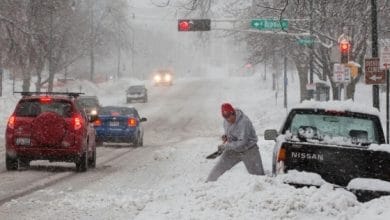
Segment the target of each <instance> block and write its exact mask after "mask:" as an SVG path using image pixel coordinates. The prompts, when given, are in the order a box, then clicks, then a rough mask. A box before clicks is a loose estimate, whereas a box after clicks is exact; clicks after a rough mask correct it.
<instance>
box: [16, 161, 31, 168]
mask: <svg viewBox="0 0 390 220" xmlns="http://www.w3.org/2000/svg"><path fill="white" fill-rule="evenodd" d="M19 167H23V168H26V169H27V168H29V167H30V160H28V159H19Z"/></svg>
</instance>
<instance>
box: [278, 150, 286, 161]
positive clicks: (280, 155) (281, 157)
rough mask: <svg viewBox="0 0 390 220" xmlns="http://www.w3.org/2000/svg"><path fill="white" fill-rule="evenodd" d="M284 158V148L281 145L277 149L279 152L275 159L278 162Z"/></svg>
mask: <svg viewBox="0 0 390 220" xmlns="http://www.w3.org/2000/svg"><path fill="white" fill-rule="evenodd" d="M285 160H286V149H284V148H283V147H281V148H280V149H279V152H278V158H277V161H278V162H280V161H285Z"/></svg>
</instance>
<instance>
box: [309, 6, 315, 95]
mask: <svg viewBox="0 0 390 220" xmlns="http://www.w3.org/2000/svg"><path fill="white" fill-rule="evenodd" d="M309 29H310V30H309V31H310V39H313V1H310V27H309ZM309 48H310V56H309V83H310V85H311V84H313V52H314V43H312V44H310V45H309ZM313 92H314V90H309V91H308V96H309V99H312V98H313Z"/></svg>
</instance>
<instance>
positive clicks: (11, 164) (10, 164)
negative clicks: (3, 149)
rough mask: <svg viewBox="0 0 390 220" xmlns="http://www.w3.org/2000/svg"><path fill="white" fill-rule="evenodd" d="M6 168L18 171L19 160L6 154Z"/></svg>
mask: <svg viewBox="0 0 390 220" xmlns="http://www.w3.org/2000/svg"><path fill="white" fill-rule="evenodd" d="M5 166H6V168H7V170H17V169H18V158H14V157H11V156H9V155H8V154H7V153H6V154H5Z"/></svg>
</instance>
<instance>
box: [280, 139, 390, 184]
mask: <svg viewBox="0 0 390 220" xmlns="http://www.w3.org/2000/svg"><path fill="white" fill-rule="evenodd" d="M283 148H285V150H286V160H285V171H288V170H298V171H307V172H313V173H318V174H319V175H321V177H322V178H323V179H324V180H325V181H327V182H329V183H333V184H337V185H340V186H347V185H348V183H349V182H350V180H352V179H354V178H359V177H360V178H375V179H381V180H385V181H390V153H388V152H384V151H372V150H368V149H365V148H358V147H349V146H348V147H344V146H343V147H341V146H326V145H317V144H306V143H284V145H283Z"/></svg>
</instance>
